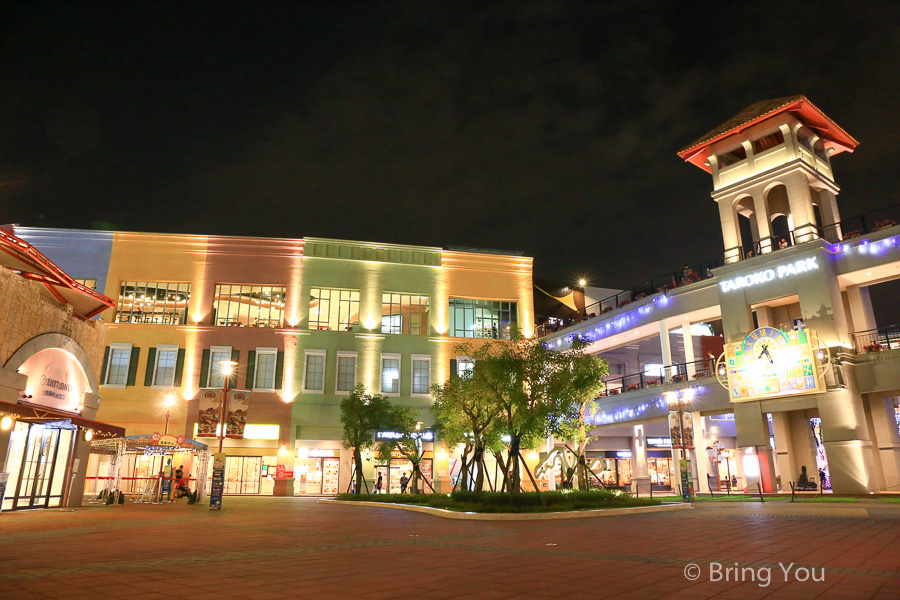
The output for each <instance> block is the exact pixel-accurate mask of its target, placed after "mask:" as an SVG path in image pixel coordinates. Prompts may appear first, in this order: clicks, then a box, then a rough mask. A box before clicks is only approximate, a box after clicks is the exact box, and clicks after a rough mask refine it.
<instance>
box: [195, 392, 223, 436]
mask: <svg viewBox="0 0 900 600" xmlns="http://www.w3.org/2000/svg"><path fill="white" fill-rule="evenodd" d="M221 411H222V390H217V389H214V388H204V389H201V390H200V413H199V415H198V417H197V437H198V438H202V437H217V436H216V428H217V427H218V426H219V415H220V414H221Z"/></svg>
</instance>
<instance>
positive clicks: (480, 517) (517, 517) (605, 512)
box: [317, 500, 694, 521]
mask: <svg viewBox="0 0 900 600" xmlns="http://www.w3.org/2000/svg"><path fill="white" fill-rule="evenodd" d="M317 504H344V505H351V506H367V507H374V508H392V509H395V510H406V511H410V512H418V513H424V514H427V515H432V516H434V517H442V518H444V519H460V520H465V521H550V520H555V519H588V518H594V517H621V516H626V515H639V514H644V513H656V512H668V511H672V510H691V509H693V508H694V507H693V506H691V505H690V504H684V503H680V502H679V503H671V504H663V505H661V506H634V507H629V508H601V509H596V510H578V511H567V512H552V513H470V512H456V511H452V510H446V509H443V508H431V507H430V506H413V505H411V504H393V503H389V502H355V501H353V500H319V501H318V502H317Z"/></svg>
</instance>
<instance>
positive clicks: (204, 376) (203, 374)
mask: <svg viewBox="0 0 900 600" xmlns="http://www.w3.org/2000/svg"><path fill="white" fill-rule="evenodd" d="M200 387H202V388H205V387H209V348H207V349H206V350H204V351H203V358H202V359H200Z"/></svg>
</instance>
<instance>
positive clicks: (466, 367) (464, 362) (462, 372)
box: [456, 356, 475, 377]
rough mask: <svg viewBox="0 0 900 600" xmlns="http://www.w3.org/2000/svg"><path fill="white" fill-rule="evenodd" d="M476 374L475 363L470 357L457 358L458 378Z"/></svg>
mask: <svg viewBox="0 0 900 600" xmlns="http://www.w3.org/2000/svg"><path fill="white" fill-rule="evenodd" d="M474 372H475V361H474V360H472V359H471V358H469V357H468V356H457V357H456V376H457V377H465V376H471V375H472V373H474Z"/></svg>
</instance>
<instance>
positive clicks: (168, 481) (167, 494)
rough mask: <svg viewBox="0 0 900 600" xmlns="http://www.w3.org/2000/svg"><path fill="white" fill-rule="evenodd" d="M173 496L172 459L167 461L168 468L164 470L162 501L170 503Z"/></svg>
mask: <svg viewBox="0 0 900 600" xmlns="http://www.w3.org/2000/svg"><path fill="white" fill-rule="evenodd" d="M171 496H172V459H171V458H170V459H168V460H167V461H166V468H165V469H163V480H162V495H161V497H160V500H162V501H163V502H168V501H169V500H171Z"/></svg>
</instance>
